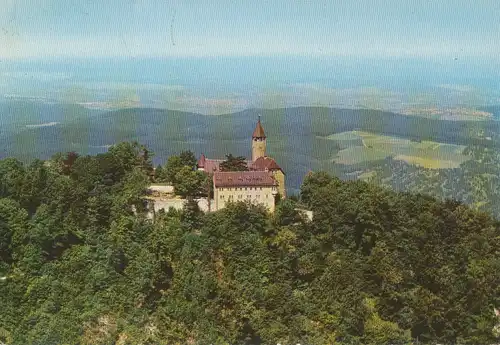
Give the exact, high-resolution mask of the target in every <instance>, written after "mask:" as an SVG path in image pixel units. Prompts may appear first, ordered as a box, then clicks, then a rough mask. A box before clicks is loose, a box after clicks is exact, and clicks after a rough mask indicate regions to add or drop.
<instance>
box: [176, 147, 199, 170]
mask: <svg viewBox="0 0 500 345" xmlns="http://www.w3.org/2000/svg"><path fill="white" fill-rule="evenodd" d="M179 158H180V159H181V163H182V165H183V166H188V167H190V168H193V169H195V168H196V164H197V160H196V157H195V156H194V153H193V152H192V151H189V150H187V151H182V152H181V153H180V154H179Z"/></svg>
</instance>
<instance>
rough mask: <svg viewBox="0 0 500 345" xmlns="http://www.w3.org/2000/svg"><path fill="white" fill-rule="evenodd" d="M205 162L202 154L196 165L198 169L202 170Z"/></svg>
mask: <svg viewBox="0 0 500 345" xmlns="http://www.w3.org/2000/svg"><path fill="white" fill-rule="evenodd" d="M205 161H206V157H205V155H204V154H203V153H202V154H201V157H200V159H198V164H197V165H198V168H204V167H205Z"/></svg>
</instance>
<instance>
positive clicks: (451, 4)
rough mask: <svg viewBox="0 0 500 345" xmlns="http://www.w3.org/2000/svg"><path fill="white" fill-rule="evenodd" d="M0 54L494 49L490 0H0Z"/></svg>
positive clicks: (448, 52) (494, 2)
mask: <svg viewBox="0 0 500 345" xmlns="http://www.w3.org/2000/svg"><path fill="white" fill-rule="evenodd" d="M0 23H2V25H1V28H0V35H1V37H0V58H1V59H23V58H54V57H56V58H57V57H186V56H194V57H205V56H258V55H264V56H266V55H273V56H276V55H299V56H361V57H365V56H367V57H377V56H384V57H392V56H395V57H439V56H455V57H457V56H458V57H461V56H468V57H471V56H472V57H474V56H480V57H486V58H496V57H498V56H500V40H499V37H500V1H498V0H475V1H471V0H419V1H416V0H357V1H351V0H302V1H298V0H268V1H265V0H254V1H244V0H186V1H181V0H178V1H176V0H161V1H160V0H102V1H99V0H36V1H33V0H2V6H1V7H0Z"/></svg>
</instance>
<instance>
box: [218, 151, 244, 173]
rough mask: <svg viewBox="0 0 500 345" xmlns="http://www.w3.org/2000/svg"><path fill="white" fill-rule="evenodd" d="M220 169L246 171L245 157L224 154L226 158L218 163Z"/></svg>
mask: <svg viewBox="0 0 500 345" xmlns="http://www.w3.org/2000/svg"><path fill="white" fill-rule="evenodd" d="M220 170H221V171H247V170H248V166H247V162H246V158H245V157H243V156H237V157H235V156H233V155H232V154H228V155H226V160H225V161H223V162H222V163H220Z"/></svg>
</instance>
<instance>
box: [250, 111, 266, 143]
mask: <svg viewBox="0 0 500 345" xmlns="http://www.w3.org/2000/svg"><path fill="white" fill-rule="evenodd" d="M265 137H266V134H265V133H264V128H263V127H262V125H261V123H260V116H259V121H258V122H257V126H255V130H254V131H253V134H252V138H265Z"/></svg>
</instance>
